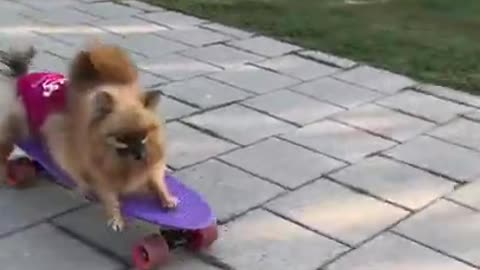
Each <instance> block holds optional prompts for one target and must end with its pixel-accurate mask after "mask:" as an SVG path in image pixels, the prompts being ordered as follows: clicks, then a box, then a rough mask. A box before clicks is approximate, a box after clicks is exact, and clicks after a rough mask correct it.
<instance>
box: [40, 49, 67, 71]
mask: <svg viewBox="0 0 480 270" xmlns="http://www.w3.org/2000/svg"><path fill="white" fill-rule="evenodd" d="M32 71H49V72H60V73H62V74H68V61H66V60H64V59H62V58H60V57H57V56H55V55H51V54H47V53H39V54H37V55H36V57H35V58H34V59H33V65H32Z"/></svg>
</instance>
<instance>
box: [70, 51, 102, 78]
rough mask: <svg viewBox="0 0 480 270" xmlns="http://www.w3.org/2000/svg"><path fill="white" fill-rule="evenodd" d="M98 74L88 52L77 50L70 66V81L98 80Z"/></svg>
mask: <svg viewBox="0 0 480 270" xmlns="http://www.w3.org/2000/svg"><path fill="white" fill-rule="evenodd" d="M98 76H99V75H98V72H97V70H96V69H95V66H94V65H93V63H92V61H91V60H90V52H88V51H81V52H79V53H78V54H77V55H76V56H75V59H73V62H72V64H71V66H70V74H69V77H70V81H71V82H72V83H80V82H85V81H89V82H94V81H97V80H98Z"/></svg>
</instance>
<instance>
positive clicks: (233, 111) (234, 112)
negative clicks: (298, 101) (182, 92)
mask: <svg viewBox="0 0 480 270" xmlns="http://www.w3.org/2000/svg"><path fill="white" fill-rule="evenodd" d="M185 121H186V122H189V123H191V124H194V125H196V126H198V127H201V128H205V129H208V130H210V131H213V132H215V133H216V134H219V135H220V136H222V137H224V138H228V139H230V140H232V141H234V142H237V143H239V144H243V145H246V144H250V143H253V142H255V141H258V140H260V139H263V138H266V137H270V136H273V135H276V134H281V133H285V132H288V131H290V130H292V129H293V128H294V127H293V126H292V125H290V124H287V123H285V122H282V121H280V120H277V119H275V118H272V117H270V116H268V115H266V114H262V113H259V112H256V111H254V110H251V109H247V108H245V107H242V106H239V105H236V104H234V105H229V106H227V107H222V108H219V109H216V110H212V111H208V112H205V113H203V114H199V115H195V116H192V117H188V118H186V119H185Z"/></svg>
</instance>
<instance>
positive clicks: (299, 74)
mask: <svg viewBox="0 0 480 270" xmlns="http://www.w3.org/2000/svg"><path fill="white" fill-rule="evenodd" d="M258 65H260V66H262V67H265V68H269V69H272V70H275V71H278V72H280V73H283V74H286V75H289V76H292V77H294V78H298V79H301V80H311V79H315V78H318V77H323V76H327V75H331V74H333V73H335V72H337V71H338V69H337V68H334V67H331V66H327V65H323V64H320V63H318V62H315V61H311V60H308V59H305V58H302V57H299V56H295V55H285V56H281V57H277V58H273V59H269V60H266V61H263V62H259V63H258Z"/></svg>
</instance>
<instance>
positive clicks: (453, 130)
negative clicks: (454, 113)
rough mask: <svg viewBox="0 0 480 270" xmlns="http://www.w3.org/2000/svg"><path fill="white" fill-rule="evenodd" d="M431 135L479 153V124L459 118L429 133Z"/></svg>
mask: <svg viewBox="0 0 480 270" xmlns="http://www.w3.org/2000/svg"><path fill="white" fill-rule="evenodd" d="M430 134H431V135H433V136H435V137H437V138H441V139H444V140H446V141H449V142H453V143H456V144H459V145H463V146H466V147H470V148H473V149H475V150H479V151H480V124H479V123H477V122H473V121H469V120H466V119H463V118H459V119H456V120H454V121H453V122H450V123H448V124H446V125H444V126H441V127H438V128H436V129H435V130H433V131H431V132H430Z"/></svg>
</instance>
